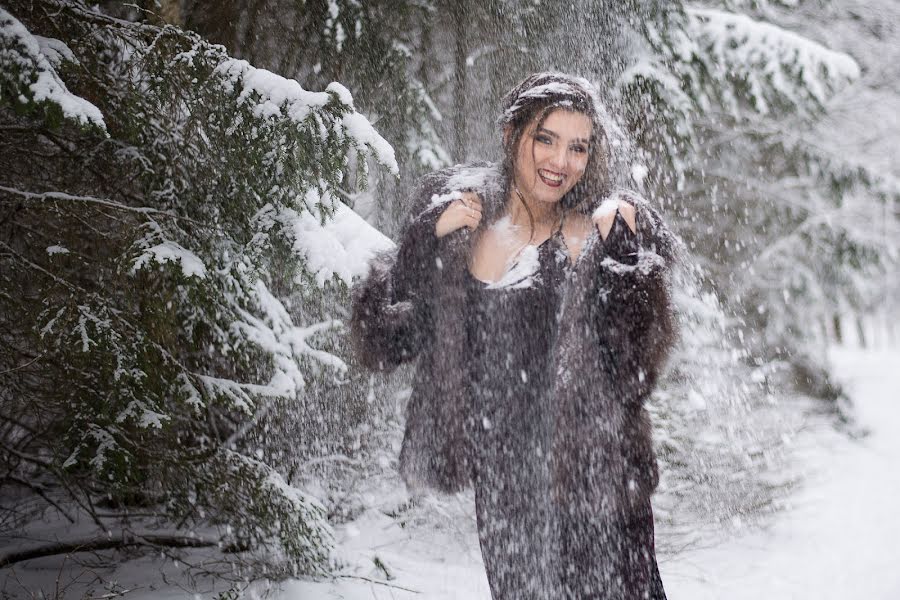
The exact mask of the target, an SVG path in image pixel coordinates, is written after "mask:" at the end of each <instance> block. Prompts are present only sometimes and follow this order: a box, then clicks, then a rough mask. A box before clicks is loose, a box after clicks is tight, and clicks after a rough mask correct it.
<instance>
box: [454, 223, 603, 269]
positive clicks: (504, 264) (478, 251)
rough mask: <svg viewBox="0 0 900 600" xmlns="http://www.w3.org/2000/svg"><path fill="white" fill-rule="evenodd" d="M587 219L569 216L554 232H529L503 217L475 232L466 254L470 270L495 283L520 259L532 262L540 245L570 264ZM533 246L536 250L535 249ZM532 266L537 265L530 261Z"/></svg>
mask: <svg viewBox="0 0 900 600" xmlns="http://www.w3.org/2000/svg"><path fill="white" fill-rule="evenodd" d="M591 232H592V228H591V224H590V221H589V220H588V219H586V218H584V219H580V218H579V219H570V220H567V222H565V223H563V226H562V227H561V228H560V229H559V230H558V231H556V232H555V233H554V234H552V235H551V234H550V233H549V232H548V233H544V234H543V236H542V237H541V236H533V235H531V233H530V231H526V230H525V228H523V227H512V226H510V225H509V224H508V222H504V220H503V219H501V220H500V221H498V222H497V223H495V224H493V225H491V226H490V227H488V228H487V229H485V230H484V231H482V232H480V233H479V235H477V236H475V238H474V241H473V244H472V247H471V250H470V255H469V265H468V266H469V271H470V273H471V274H472V275H473V276H474V277H476V278H477V279H479V280H481V281H482V282H485V283H492V284H493V283H498V282H501V281H502V280H503V279H505V276H506V275H508V274H509V273H510V272H511V271H512V270H514V269H515V268H516V266H517V265H519V264H520V263H522V262H534V261H535V259H536V258H537V257H538V256H539V254H540V253H541V252H542V250H543V248H545V247H546V246H550V247H551V249H552V250H553V252H554V254H555V258H558V257H559V256H562V258H563V261H564V262H566V263H567V264H568V265H572V264H574V263H575V261H577V260H578V257H579V256H580V255H581V251H582V249H583V247H584V244H585V241H586V240H587V237H588V236H589V235H590V233H591ZM535 250H537V252H535ZM532 266H533V267H534V268H535V269H536V268H537V267H538V266H539V265H537V264H534V265H532Z"/></svg>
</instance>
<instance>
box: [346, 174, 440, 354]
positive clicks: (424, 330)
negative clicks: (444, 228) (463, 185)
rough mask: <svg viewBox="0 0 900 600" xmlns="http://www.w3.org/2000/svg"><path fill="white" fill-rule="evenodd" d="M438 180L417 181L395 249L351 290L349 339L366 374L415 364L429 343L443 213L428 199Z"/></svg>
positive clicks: (435, 177)
mask: <svg viewBox="0 0 900 600" xmlns="http://www.w3.org/2000/svg"><path fill="white" fill-rule="evenodd" d="M443 179H444V178H442V173H441V172H437V173H433V174H431V175H429V176H426V177H425V178H424V179H423V180H422V182H421V183H420V184H419V186H418V187H417V189H416V191H415V192H414V194H413V202H412V204H413V210H412V211H411V214H412V218H411V219H410V221H409V222H408V223H407V224H406V226H405V227H404V229H403V233H402V234H401V237H400V243H399V244H398V247H397V248H396V249H395V250H393V251H391V252H388V253H384V254H382V255H380V256H379V257H377V258H376V259H375V260H373V261H372V264H371V265H370V267H369V273H368V275H367V276H366V278H365V279H363V280H361V281H360V282H358V283H356V284H355V285H354V286H353V290H352V307H353V308H352V310H353V312H352V316H351V319H350V335H351V340H352V343H353V348H354V352H355V354H356V356H357V358H358V359H359V361H360V362H361V363H362V364H363V365H364V366H365V367H366V368H369V369H372V370H377V371H390V370H393V369H394V368H395V367H397V366H398V365H400V364H401V363H403V362H406V361H409V360H412V359H413V358H415V357H416V356H417V355H418V353H419V352H420V351H421V349H422V348H423V346H424V345H425V344H427V343H429V340H430V339H431V336H432V331H433V326H432V318H431V303H432V302H433V293H432V290H433V283H434V278H435V270H436V262H437V245H438V240H437V237H436V236H435V234H434V228H435V224H436V223H437V220H438V218H439V217H440V215H441V214H442V213H443V210H444V208H445V205H439V204H435V203H434V202H433V201H432V197H433V196H434V195H435V194H436V193H438V192H439V191H440V189H441V184H442V181H443Z"/></svg>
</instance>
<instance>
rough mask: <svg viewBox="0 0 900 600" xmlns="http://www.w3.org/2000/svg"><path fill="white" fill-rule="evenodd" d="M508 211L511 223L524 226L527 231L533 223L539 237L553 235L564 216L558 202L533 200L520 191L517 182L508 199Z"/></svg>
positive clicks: (535, 232) (535, 233)
mask: <svg viewBox="0 0 900 600" xmlns="http://www.w3.org/2000/svg"><path fill="white" fill-rule="evenodd" d="M526 206H527V208H526ZM506 212H507V214H508V215H509V220H510V224H511V225H513V226H515V227H523V228H525V230H526V231H528V229H529V228H530V227H531V226H532V225H533V226H534V232H533V233H534V235H535V236H537V237H541V236H542V234H547V233H549V234H550V235H552V234H553V231H554V230H555V229H556V228H557V227H559V224H560V217H561V216H562V213H561V208H560V206H559V204H558V203H555V202H554V203H550V202H540V201H537V200H533V199H531V198H529V197H528V196H526V195H525V194H524V193H522V192H520V191H519V190H518V189H517V188H516V186H515V184H513V185H512V187H511V189H510V190H509V197H508V198H507V199H506ZM529 213H530V216H529ZM532 219H533V222H532Z"/></svg>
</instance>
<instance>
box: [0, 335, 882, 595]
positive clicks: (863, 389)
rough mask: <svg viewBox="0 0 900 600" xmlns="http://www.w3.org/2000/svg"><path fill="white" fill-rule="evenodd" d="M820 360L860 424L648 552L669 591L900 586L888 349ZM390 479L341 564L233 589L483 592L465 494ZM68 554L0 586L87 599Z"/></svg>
mask: <svg viewBox="0 0 900 600" xmlns="http://www.w3.org/2000/svg"><path fill="white" fill-rule="evenodd" d="M832 361H833V364H834V366H835V370H836V376H837V378H838V379H839V380H840V381H841V382H842V383H844V385H845V386H846V387H847V389H848V390H849V392H850V395H851V396H852V398H853V400H854V402H855V411H856V416H857V418H858V425H859V428H864V429H867V430H868V431H869V434H868V435H866V436H864V437H860V438H854V437H852V436H849V435H847V434H846V433H841V432H837V431H835V429H834V427H833V425H832V424H830V423H828V422H827V421H826V420H825V419H822V418H813V419H810V420H809V426H808V427H806V428H804V429H803V431H802V432H801V433H800V434H799V435H797V436H796V437H795V438H794V442H793V443H794V444H795V446H794V457H795V460H794V461H793V463H792V464H793V468H795V469H797V470H798V471H800V472H801V473H802V475H803V478H802V484H801V485H799V486H798V487H797V488H796V489H795V490H794V491H793V492H792V495H791V496H790V497H789V499H788V500H789V507H788V508H787V509H786V510H784V511H782V512H780V513H777V514H776V515H775V516H774V517H773V519H772V520H771V521H770V522H769V523H768V524H767V526H766V528H765V529H763V530H760V529H759V528H750V527H748V528H747V529H746V530H745V533H744V534H743V535H739V536H735V535H734V534H733V533H730V532H726V531H724V530H723V531H722V532H721V533H720V534H719V538H718V539H714V538H713V539H706V538H704V545H703V547H702V548H697V547H694V548H691V549H687V550H681V551H679V552H677V553H675V554H671V555H661V556H660V568H661V571H662V575H663V580H664V582H665V586H666V591H667V592H668V595H669V599H670V600H714V599H715V600H721V599H728V600H741V599H744V598H753V599H754V600H755V599H757V598H764V599H765V600H801V599H802V600H807V599H809V600H812V599H815V600H829V599H832V598H834V599H841V600H846V599H857V598H860V599H862V598H865V599H866V600H897V599H898V598H900V568H898V567H897V561H898V559H900V550H898V544H900V517H898V515H900V511H898V508H900V351H897V350H894V351H890V352H889V351H881V352H872V351H868V352H866V351H859V350H837V351H835V352H834V353H833V355H832ZM854 430H856V429H854ZM395 484H396V482H391V481H385V482H383V486H384V487H383V489H380V490H377V491H376V490H372V491H371V496H370V498H368V499H367V500H366V502H365V504H366V505H368V506H371V507H373V508H371V509H370V510H368V511H367V512H365V513H363V514H362V515H361V516H359V517H358V518H357V519H356V520H354V521H352V522H350V523H349V524H347V525H344V526H342V527H339V528H338V529H337V531H336V533H337V536H338V540H339V549H338V555H339V557H340V559H341V560H342V562H343V563H344V565H345V566H344V568H343V569H342V573H343V576H340V577H338V578H336V579H334V580H330V581H319V582H312V581H300V580H297V581H288V582H285V583H282V584H280V585H279V586H278V587H277V588H276V589H273V588H272V587H271V586H267V585H264V584H262V583H257V584H254V585H253V586H251V588H250V589H249V590H247V592H248V594H247V596H249V597H250V598H254V597H260V596H263V593H264V592H268V595H267V597H268V598H274V600H362V599H366V600H381V599H384V600H387V599H392V600H403V599H412V598H419V599H421V598H426V599H429V600H431V599H434V600H489V599H490V593H489V591H488V586H487V579H486V577H485V575H484V570H483V567H482V564H481V556H480V552H479V548H478V541H477V533H476V530H475V522H474V521H475V520H474V516H473V506H472V498H471V495H460V496H457V497H451V498H442V499H439V498H426V499H423V500H422V501H421V502H419V503H418V504H417V505H416V506H414V507H412V508H409V507H408V506H406V507H405V506H404V504H405V503H406V501H407V498H406V494H405V491H404V490H403V489H402V486H400V485H395ZM388 513H390V514H388ZM71 564H72V563H71V561H66V560H64V559H62V558H60V557H55V558H48V559H41V560H35V561H29V562H28V563H23V564H21V565H18V566H17V568H16V569H15V570H14V571H13V572H10V571H7V573H6V576H5V577H6V583H5V584H4V587H3V589H0V597H3V595H4V594H3V591H4V590H5V591H7V592H10V593H14V594H18V595H19V596H21V595H22V594H21V592H22V591H23V590H24V591H25V592H26V593H25V596H28V597H36V596H34V595H33V594H35V593H38V592H37V590H38V589H43V590H44V591H45V592H46V593H48V594H49V597H55V595H56V594H55V593H54V590H55V588H56V587H57V585H59V584H58V583H57V582H59V581H60V576H61V575H63V573H64V572H65V570H66V569H69V570H70V571H72V572H73V575H72V577H74V578H75V579H76V581H73V582H71V583H67V582H66V581H65V580H66V579H68V578H67V577H63V580H64V581H63V585H62V588H63V589H62V590H61V593H59V597H73V598H74V597H78V598H80V597H82V595H83V592H85V591H87V590H89V589H93V593H92V594H91V595H90V597H99V596H100V595H101V594H102V593H103V591H104V590H103V586H100V585H98V584H97V581H98V580H97V579H95V573H94V570H93V569H91V568H86V567H85V565H84V564H83V563H80V564H79V565H78V566H77V568H75V569H74V570H73V568H72V567H71V566H70V565H71ZM107 564H108V563H107ZM88 566H89V565H88ZM97 568H98V569H99V570H100V571H102V573H100V575H102V578H103V579H104V580H105V581H107V582H115V583H108V584H107V586H106V588H107V591H108V592H109V595H108V596H106V597H115V596H117V595H118V594H119V593H121V592H122V591H124V590H130V591H129V592H128V594H127V596H126V597H127V598H132V599H134V600H150V599H152V600H160V599H166V600H168V599H172V600H174V599H181V598H191V599H194V598H198V599H199V598H203V599H206V598H209V599H210V600H212V599H213V598H225V597H230V596H227V595H226V596H220V595H218V593H219V592H221V591H223V587H222V584H221V583H219V584H218V585H209V584H208V583H209V582H207V584H204V583H202V582H197V585H196V586H195V585H191V584H190V583H188V582H186V581H182V579H183V577H181V575H180V567H179V565H178V564H173V563H172V562H171V561H168V560H161V559H160V558H159V557H152V556H143V557H141V558H135V559H133V560H130V561H127V562H125V563H124V564H120V565H119V566H118V567H116V568H114V569H113V570H109V569H108V567H100V566H98V567H97ZM76 576H77V577H76ZM163 576H164V577H163ZM173 582H180V583H181V585H179V584H177V583H173ZM182 586H184V587H182ZM213 588H215V589H214V590H213ZM225 589H227V585H226V588H225ZM198 590H199V591H200V593H199V594H197V591H198ZM204 590H205V591H204ZM210 590H213V591H210ZM37 597H41V596H37Z"/></svg>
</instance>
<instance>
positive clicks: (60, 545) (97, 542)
mask: <svg viewBox="0 0 900 600" xmlns="http://www.w3.org/2000/svg"><path fill="white" fill-rule="evenodd" d="M218 544H219V541H218V540H211V539H207V538H202V537H191V536H188V535H184V534H179V533H169V534H160V533H154V532H142V533H133V532H130V531H123V532H121V533H119V534H117V535H114V536H98V537H93V538H76V539H72V540H68V541H62V542H55V543H50V544H45V545H43V546H35V547H32V548H27V549H25V550H19V551H17V552H8V553H6V554H0V569H3V568H6V567H9V566H10V565H14V564H16V563H20V562H23V561H26V560H32V559H34V558H42V557H44V556H56V555H59V554H73V553H76V552H96V551H98V550H118V549H121V548H128V547H133V546H147V547H159V546H164V547H169V548H209V547H212V546H218Z"/></svg>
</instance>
